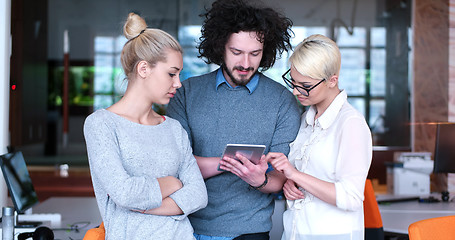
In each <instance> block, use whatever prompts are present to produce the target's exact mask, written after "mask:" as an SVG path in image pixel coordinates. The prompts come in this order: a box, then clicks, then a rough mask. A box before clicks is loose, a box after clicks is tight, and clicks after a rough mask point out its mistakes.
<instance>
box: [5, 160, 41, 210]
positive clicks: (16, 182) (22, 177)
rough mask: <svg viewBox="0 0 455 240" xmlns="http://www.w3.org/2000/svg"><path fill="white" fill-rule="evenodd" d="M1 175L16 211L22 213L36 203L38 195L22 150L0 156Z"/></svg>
mask: <svg viewBox="0 0 455 240" xmlns="http://www.w3.org/2000/svg"><path fill="white" fill-rule="evenodd" d="M0 158H1V168H2V173H3V177H4V178H5V182H6V185H7V186H8V191H9V194H10V196H11V200H12V201H13V204H14V208H15V210H16V212H17V213H24V212H25V211H26V210H27V209H29V208H31V207H32V206H34V205H35V204H37V203H38V202H39V201H38V196H37V195H36V192H35V189H34V188H33V184H32V179H31V178H30V174H29V172H28V169H27V165H26V164H25V160H24V156H23V155H22V152H11V153H6V154H4V155H1V156H0Z"/></svg>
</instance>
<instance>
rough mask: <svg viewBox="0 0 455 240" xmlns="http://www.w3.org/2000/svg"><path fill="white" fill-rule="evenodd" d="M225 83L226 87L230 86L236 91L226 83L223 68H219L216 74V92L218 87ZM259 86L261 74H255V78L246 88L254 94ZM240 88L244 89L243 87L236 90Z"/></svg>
mask: <svg viewBox="0 0 455 240" xmlns="http://www.w3.org/2000/svg"><path fill="white" fill-rule="evenodd" d="M223 83H226V85H228V86H229V87H230V88H232V89H234V88H233V87H232V86H231V85H230V84H229V83H228V82H227V81H226V78H225V77H224V75H223V70H222V69H221V68H219V69H218V72H217V73H216V85H215V88H216V90H218V87H219V86H220V85H221V84H223ZM258 84H259V74H257V73H256V74H254V76H253V78H251V80H250V82H248V83H247V84H246V85H245V87H246V88H247V89H248V91H249V92H250V94H252V93H253V92H254V90H256V88H257V87H258ZM238 87H242V86H237V87H236V88H238Z"/></svg>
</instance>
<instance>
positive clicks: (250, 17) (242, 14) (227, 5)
mask: <svg viewBox="0 0 455 240" xmlns="http://www.w3.org/2000/svg"><path fill="white" fill-rule="evenodd" d="M247 2H248V3H247ZM258 6H259V3H258ZM258 6H255V5H253V4H252V3H251V0H217V1H215V2H214V3H213V4H212V8H211V9H206V12H205V13H203V14H201V15H200V16H201V17H204V18H205V20H204V24H203V25H202V30H201V32H202V35H201V37H200V38H199V40H200V43H199V46H198V47H197V48H198V50H199V56H198V57H199V58H206V60H204V61H205V62H206V63H215V64H217V65H222V64H223V63H224V54H225V45H226V43H227V41H228V39H229V37H230V36H231V34H233V33H238V32H241V31H243V32H256V33H257V35H258V36H259V38H260V39H259V41H261V42H262V43H264V49H263V56H262V59H261V63H260V65H259V67H260V68H262V71H265V70H267V69H269V68H271V67H272V66H273V64H275V60H276V59H277V53H279V56H281V54H282V53H283V52H284V51H288V49H291V48H292V47H291V43H290V39H291V34H293V32H292V30H291V26H292V21H291V20H290V19H289V18H287V17H285V16H283V15H281V14H280V13H278V12H276V11H275V10H273V9H272V8H264V7H258Z"/></svg>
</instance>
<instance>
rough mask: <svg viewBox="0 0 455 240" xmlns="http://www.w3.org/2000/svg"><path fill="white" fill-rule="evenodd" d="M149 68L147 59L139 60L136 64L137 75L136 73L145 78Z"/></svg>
mask: <svg viewBox="0 0 455 240" xmlns="http://www.w3.org/2000/svg"><path fill="white" fill-rule="evenodd" d="M149 70H150V66H149V64H148V63H147V61H140V62H139V63H138V64H137V65H136V71H137V75H138V76H139V77H140V78H146V77H147V74H148V71H149Z"/></svg>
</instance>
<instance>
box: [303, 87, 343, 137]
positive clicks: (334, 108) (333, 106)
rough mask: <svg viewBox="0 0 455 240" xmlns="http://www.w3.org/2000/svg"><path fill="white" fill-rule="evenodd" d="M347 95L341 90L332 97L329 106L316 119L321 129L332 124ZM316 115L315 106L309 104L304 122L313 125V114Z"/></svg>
mask: <svg viewBox="0 0 455 240" xmlns="http://www.w3.org/2000/svg"><path fill="white" fill-rule="evenodd" d="M347 99H348V95H347V94H346V91H344V90H342V91H341V92H340V93H339V94H338V95H337V96H336V97H335V99H333V101H332V103H330V105H329V107H328V108H327V109H326V110H325V112H324V113H323V114H322V115H321V116H320V117H319V118H318V119H317V121H318V122H319V124H320V125H321V127H322V128H323V129H327V128H328V127H330V125H332V123H333V122H334V121H335V119H336V117H337V115H338V113H339V112H340V110H341V107H342V106H343V104H344V103H345V102H346V101H347ZM315 115H316V107H315V106H311V107H310V109H308V113H307V115H306V119H305V121H306V123H307V124H308V125H312V126H313V125H314V116H315Z"/></svg>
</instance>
